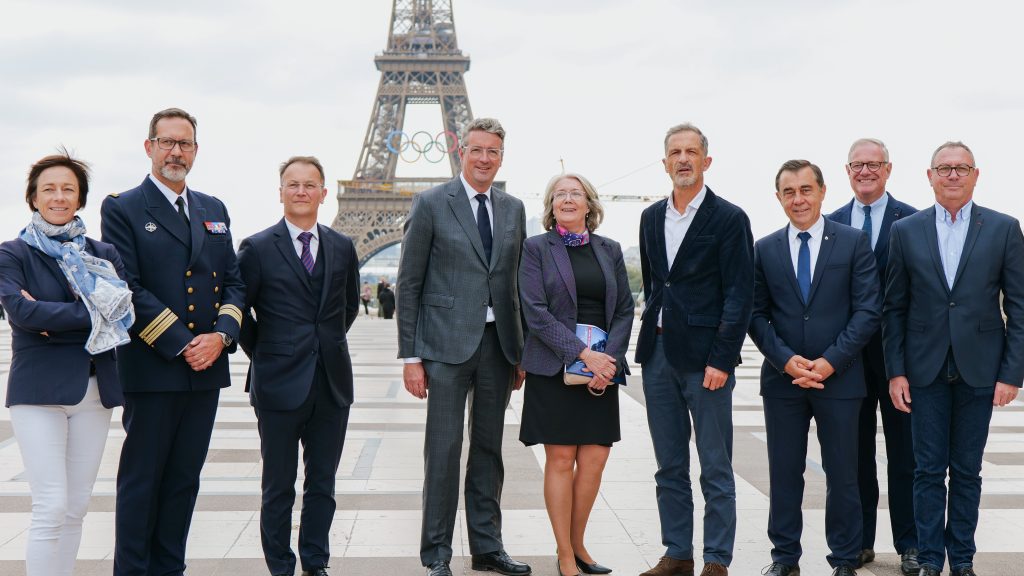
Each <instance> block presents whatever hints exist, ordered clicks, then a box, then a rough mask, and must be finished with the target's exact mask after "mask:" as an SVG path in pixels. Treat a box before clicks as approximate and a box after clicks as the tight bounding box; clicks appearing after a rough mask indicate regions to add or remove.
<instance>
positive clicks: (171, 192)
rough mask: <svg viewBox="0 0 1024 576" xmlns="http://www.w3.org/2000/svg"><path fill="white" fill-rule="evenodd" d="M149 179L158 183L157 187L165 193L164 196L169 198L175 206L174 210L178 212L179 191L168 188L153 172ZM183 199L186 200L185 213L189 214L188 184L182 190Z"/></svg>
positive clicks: (172, 206) (173, 206)
mask: <svg viewBox="0 0 1024 576" xmlns="http://www.w3.org/2000/svg"><path fill="white" fill-rule="evenodd" d="M149 181H150V182H152V183H153V184H156V189H157V190H159V191H160V193H161V194H163V195H164V198H167V201H168V202H170V203H171V208H174V211H175V212H177V211H178V205H177V204H175V202H177V201H178V193H177V192H175V191H174V190H171V189H170V188H168V187H167V185H166V184H164V183H163V182H161V181H160V180H158V179H157V178H156V177H155V176H153V175H152V174H150V175H149ZM181 199H182V200H184V201H185V214H188V186H185V189H184V190H182V191H181Z"/></svg>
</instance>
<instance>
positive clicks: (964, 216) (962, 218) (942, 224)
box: [935, 200, 974, 289]
mask: <svg viewBox="0 0 1024 576" xmlns="http://www.w3.org/2000/svg"><path fill="white" fill-rule="evenodd" d="M973 207H974V201H973V200H968V201H967V204H964V206H963V208H961V209H960V210H959V211H958V212H957V213H956V222H954V221H953V219H952V218H951V217H950V213H949V212H948V211H947V210H946V209H945V208H943V207H942V206H941V205H939V203H937V202H936V203H935V233H936V235H937V236H938V240H939V257H940V258H942V271H943V272H945V274H946V286H949V288H950V289H952V288H953V281H954V280H956V269H957V268H959V267H960V257H961V256H962V255H963V252H964V243H966V242H967V231H968V230H970V227H971V212H972V211H973V210H972V208H973Z"/></svg>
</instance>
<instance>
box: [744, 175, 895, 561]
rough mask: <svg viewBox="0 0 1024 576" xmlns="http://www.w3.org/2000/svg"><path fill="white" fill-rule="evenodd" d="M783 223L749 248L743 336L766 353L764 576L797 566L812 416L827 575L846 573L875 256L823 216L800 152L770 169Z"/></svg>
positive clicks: (874, 325)
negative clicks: (750, 289)
mask: <svg viewBox="0 0 1024 576" xmlns="http://www.w3.org/2000/svg"><path fill="white" fill-rule="evenodd" d="M775 189H776V190H777V192H776V196H777V197H778V199H779V203H780V204H782V207H783V209H784V210H785V211H786V216H788V217H789V224H788V225H787V226H785V227H784V228H782V229H781V230H778V231H777V232H774V233H772V234H770V235H768V236H766V237H764V238H762V239H760V240H758V241H757V243H756V244H754V314H753V317H752V318H751V321H750V337H751V339H753V341H754V343H755V344H756V345H757V347H758V349H759V350H761V353H762V354H764V363H763V364H762V365H761V396H762V397H763V402H764V420H765V431H766V433H767V436H768V474H769V478H770V481H771V494H770V504H769V505H770V509H769V519H768V537H769V539H771V541H772V545H773V548H772V564H771V565H770V566H769V567H768V569H767V571H766V572H765V573H766V574H768V575H771V576H792V575H794V574H799V573H800V568H799V562H800V556H801V553H802V549H801V546H800V536H801V533H802V532H803V514H802V511H801V504H802V501H803V494H804V478H803V475H804V468H805V462H806V459H807V432H808V430H809V428H810V422H811V418H814V422H815V426H816V428H817V432H818V442H819V443H820V444H821V459H822V467H823V468H824V469H825V480H826V483H827V486H828V494H827V496H826V500H825V540H826V542H827V543H828V547H829V550H830V552H831V553H830V554H829V555H828V556H827V560H828V563H829V565H831V566H832V567H833V568H834V571H833V572H832V574H833V576H853V575H854V574H856V572H855V570H854V568H855V567H856V566H857V563H858V556H859V554H860V545H861V511H860V496H859V491H858V488H857V426H858V420H859V414H860V406H861V404H862V403H863V399H864V394H865V385H864V364H863V362H862V359H861V351H862V350H863V348H864V346H866V345H867V343H868V341H869V340H870V339H871V336H872V334H874V333H875V331H877V330H878V326H879V324H880V323H881V315H882V300H881V295H880V289H879V286H878V272H877V271H876V270H875V258H874V255H873V254H872V253H871V246H870V244H869V243H868V238H867V236H866V235H865V234H864V233H863V232H861V231H860V230H855V229H853V228H850V227H849V226H844V225H842V224H837V223H835V222H832V221H831V220H826V219H825V218H823V217H822V215H821V204H822V202H823V201H824V199H825V180H824V178H823V177H822V175H821V170H820V169H819V168H818V167H817V166H815V165H814V164H811V163H810V162H808V161H807V160H790V161H788V162H786V163H785V164H783V165H782V168H780V169H779V172H778V174H777V175H776V176H775Z"/></svg>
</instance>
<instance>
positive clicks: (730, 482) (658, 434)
mask: <svg viewBox="0 0 1024 576" xmlns="http://www.w3.org/2000/svg"><path fill="white" fill-rule="evenodd" d="M663 342H664V340H663V339H662V338H661V336H658V337H657V339H656V340H655V344H654V351H653V353H652V354H651V358H650V359H649V360H648V361H647V362H646V363H644V365H643V382H644V384H643V385H644V398H645V399H646V401H647V424H648V426H649V427H650V430H651V440H652V441H653V443H654V456H655V458H656V459H657V461H658V471H657V473H655V475H654V481H655V483H656V484H657V495H658V516H659V518H660V519H661V541H662V543H663V544H664V545H665V549H666V551H665V555H666V556H669V557H671V558H676V559H679V560H689V559H691V558H693V489H692V488H691V486H690V421H691V419H692V421H693V430H694V435H695V436H696V444H697V457H698V459H699V460H700V488H701V492H702V493H703V495H704V502H705V505H704V562H705V563H708V562H717V563H719V564H723V565H725V566H728V565H729V564H730V563H731V562H732V555H733V546H734V545H735V541H736V480H735V477H734V475H733V470H732V392H733V389H734V388H735V387H736V378H735V376H732V375H730V376H729V379H728V380H727V381H726V384H725V386H724V387H722V388H719V389H718V390H707V389H705V388H704V385H703V384H704V372H703V371H701V372H690V373H679V372H677V371H676V370H675V368H673V367H672V366H671V365H670V364H669V363H668V360H667V359H666V358H665V350H664V347H663Z"/></svg>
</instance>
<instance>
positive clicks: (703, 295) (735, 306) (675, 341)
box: [636, 188, 754, 374]
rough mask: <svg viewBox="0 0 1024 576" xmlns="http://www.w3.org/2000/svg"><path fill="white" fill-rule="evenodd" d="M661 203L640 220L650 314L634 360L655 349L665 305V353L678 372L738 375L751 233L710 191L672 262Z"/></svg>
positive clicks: (748, 302)
mask: <svg viewBox="0 0 1024 576" xmlns="http://www.w3.org/2000/svg"><path fill="white" fill-rule="evenodd" d="M668 202H669V199H668V198H666V199H664V200H659V201H657V202H655V203H654V204H651V205H650V206H648V207H647V209H646V210H644V213H643V215H642V216H641V217H640V265H641V271H642V272H643V283H644V312H643V315H642V316H641V317H640V322H641V324H640V336H639V337H638V339H637V344H636V361H637V362H639V363H641V364H643V363H644V362H646V361H647V359H648V358H650V356H651V353H652V352H653V351H654V338H655V336H656V329H657V327H658V312H659V311H661V310H664V314H663V317H662V322H663V326H664V329H665V330H664V336H663V338H664V345H665V350H666V352H665V357H666V359H668V362H669V364H671V365H672V367H674V368H675V369H676V370H680V371H683V372H703V371H704V367H705V366H712V367H714V368H718V369H719V370H722V371H724V372H728V373H730V374H731V373H732V371H733V369H734V368H735V367H736V365H737V364H739V363H740V349H741V348H742V347H743V340H744V339H745V338H746V333H747V325H748V323H749V322H750V309H751V306H752V302H753V298H754V279H753V276H754V274H753V268H754V265H753V250H752V246H753V243H754V239H753V235H752V234H751V232H750V220H749V219H748V218H747V215H746V214H745V213H744V212H743V210H741V209H740V208H739V207H738V206H735V205H733V204H730V203H729V202H726V201H725V200H723V199H722V198H719V197H718V196H717V195H716V194H715V193H714V192H712V191H711V189H710V188H708V191H707V195H706V196H705V197H704V201H703V202H702V203H701V205H700V208H698V209H697V213H696V214H694V215H693V222H692V223H690V228H689V229H688V230H687V231H686V236H685V237H684V238H683V243H682V244H681V245H680V246H679V252H677V253H676V259H675V261H674V262H669V261H668V255H667V253H666V252H665V211H666V210H667V209H668Z"/></svg>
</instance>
